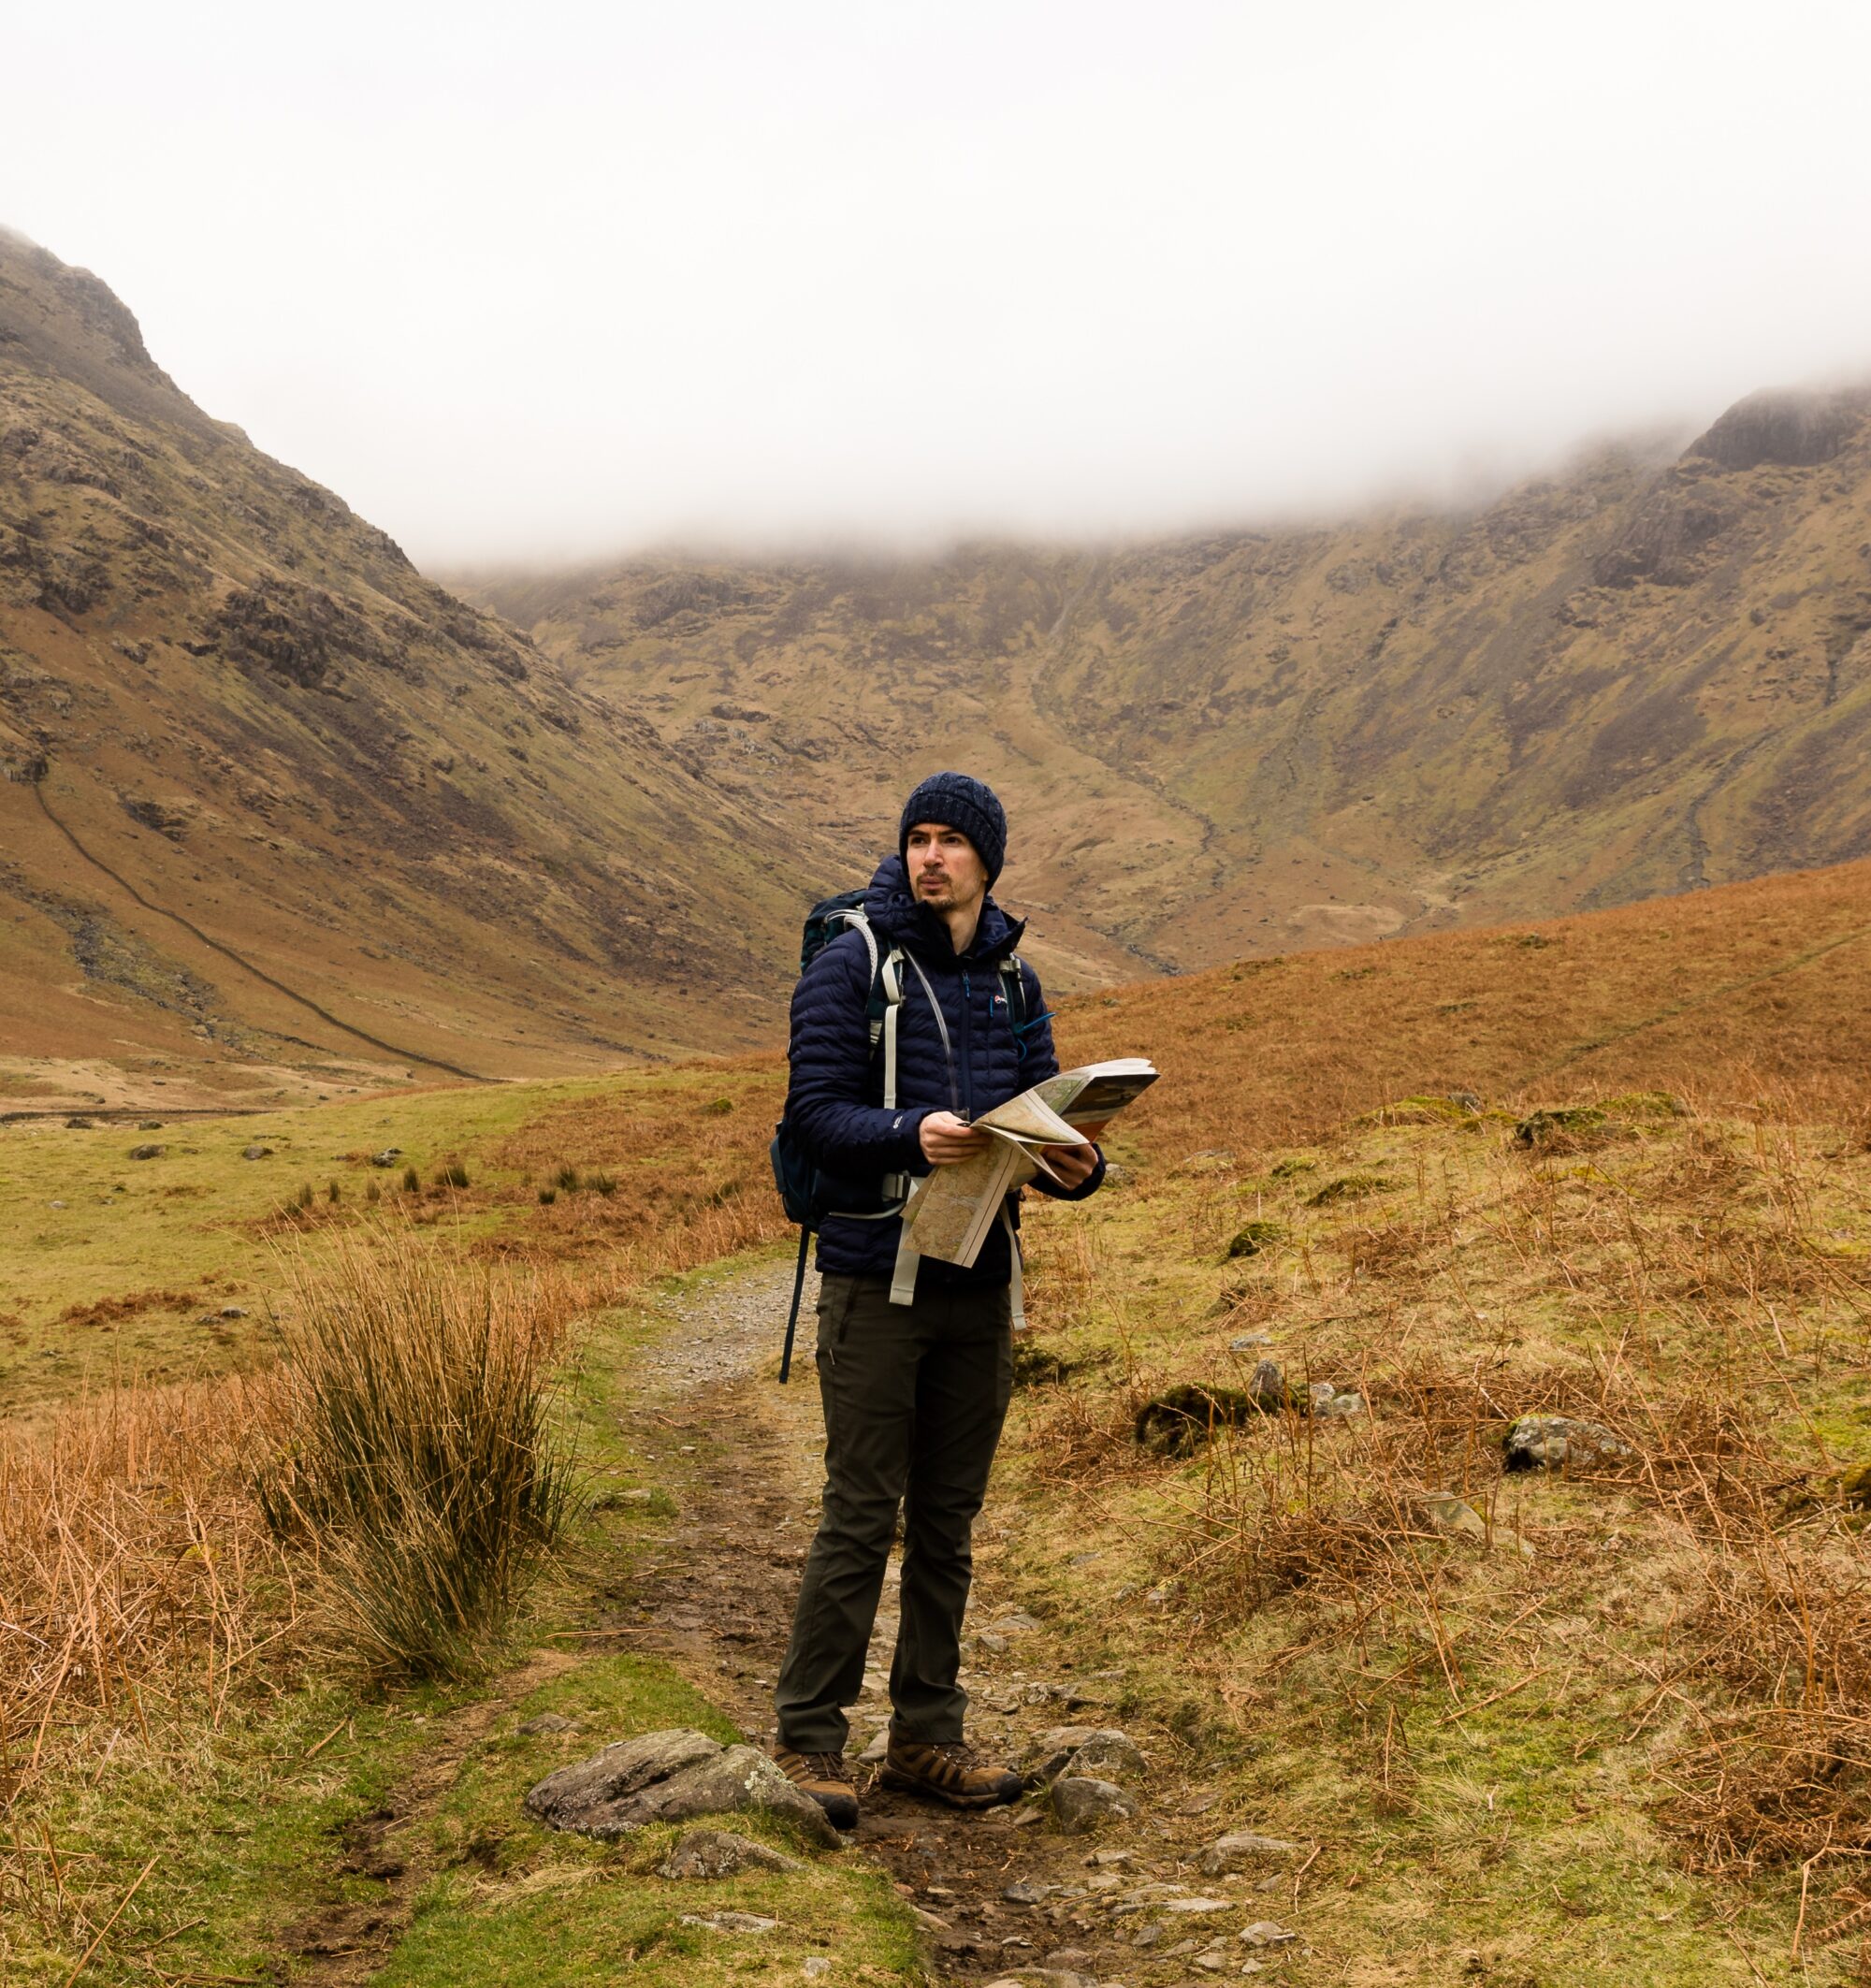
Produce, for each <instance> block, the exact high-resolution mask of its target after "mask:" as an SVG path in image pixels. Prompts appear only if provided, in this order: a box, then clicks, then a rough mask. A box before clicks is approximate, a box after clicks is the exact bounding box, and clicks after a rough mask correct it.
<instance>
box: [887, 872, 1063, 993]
mask: <svg viewBox="0 0 1871 1988" xmlns="http://www.w3.org/2000/svg"><path fill="white" fill-rule="evenodd" d="M864 916H865V917H866V918H867V919H869V920H870V921H871V929H872V930H873V931H874V932H876V933H877V935H878V936H880V937H882V938H884V939H886V940H887V941H888V942H889V943H891V944H892V945H897V946H906V947H910V948H912V949H913V950H915V952H916V954H917V956H918V957H919V958H920V959H921V961H922V962H923V964H924V965H931V966H935V965H944V964H946V965H950V966H953V965H959V964H960V963H961V961H964V960H971V961H982V960H999V959H1003V958H1005V957H1006V955H1007V954H1008V953H1009V952H1011V951H1012V950H1013V949H1014V948H1015V947H1016V946H1017V945H1019V944H1020V940H1021V935H1022V934H1023V933H1024V932H1025V930H1026V921H1025V920H1024V919H1023V918H1009V917H1008V915H1007V913H1006V912H1005V911H1003V910H1002V909H1001V907H999V906H998V905H997V904H995V903H994V897H993V894H992V893H990V894H989V896H988V898H987V900H986V901H985V902H984V903H983V904H982V906H981V921H980V923H979V925H978V926H977V927H976V928H975V942H974V944H973V945H972V946H970V947H969V948H968V950H966V951H965V952H964V953H961V954H959V955H958V954H957V953H956V951H955V946H954V941H953V940H952V939H950V936H949V928H948V926H947V925H945V924H944V923H943V922H942V921H941V920H940V919H939V918H937V917H936V915H935V912H933V911H932V910H931V909H930V908H929V907H928V906H927V905H920V904H918V903H917V902H916V900H915V899H914V898H913V897H911V896H910V894H909V875H908V872H907V871H906V870H905V868H904V866H903V858H902V857H901V856H886V857H885V858H884V860H883V861H882V862H881V863H878V864H877V875H876V876H875V877H873V878H871V881H870V888H869V890H867V891H866V892H864Z"/></svg>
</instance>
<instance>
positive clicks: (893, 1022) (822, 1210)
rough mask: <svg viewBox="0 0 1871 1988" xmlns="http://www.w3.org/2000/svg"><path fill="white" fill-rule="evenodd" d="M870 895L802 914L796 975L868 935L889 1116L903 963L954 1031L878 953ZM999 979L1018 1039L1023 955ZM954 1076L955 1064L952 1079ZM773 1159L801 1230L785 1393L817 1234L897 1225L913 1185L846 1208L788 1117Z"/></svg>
mask: <svg viewBox="0 0 1871 1988" xmlns="http://www.w3.org/2000/svg"><path fill="white" fill-rule="evenodd" d="M865 894H866V893H865V892H863V891H862V890H859V891H841V892H838V894H837V895H836V896H835V897H825V898H821V899H820V900H819V902H818V903H817V904H816V905H814V906H813V907H812V908H811V910H809V911H808V912H807V913H806V914H805V927H804V929H803V930H802V932H801V934H800V940H799V970H800V972H801V973H802V974H803V973H804V972H805V969H806V968H807V967H808V966H809V965H811V964H812V962H813V961H814V960H816V959H817V958H818V957H819V954H820V953H821V952H822V951H823V950H825V948H826V947H827V946H829V945H830V944H831V942H832V941H833V940H834V938H836V937H838V936H839V935H840V934H841V933H844V932H848V931H856V932H859V933H861V934H862V935H863V941H864V949H865V950H866V951H867V952H869V954H870V956H871V975H870V989H871V991H870V995H869V998H868V999H867V1000H866V1002H865V1004H864V1025H865V1027H866V1029H867V1030H868V1032H869V1035H870V1052H871V1055H872V1057H873V1058H875V1057H876V1056H877V1052H878V1051H879V1049H881V1051H882V1054H883V1104H884V1107H885V1109H886V1110H893V1109H894V1107H895V1104H896V1030H897V1012H898V1010H899V1009H901V1008H902V1006H903V1001H904V992H905V988H904V978H903V967H904V963H905V961H906V960H907V961H908V964H909V965H910V966H911V968H912V969H913V970H914V972H915V974H916V977H917V979H920V980H921V981H922V986H923V991H924V993H925V994H928V996H929V1001H930V1005H931V1007H932V1008H934V1009H935V1020H936V1023H937V1025H938V1027H940V1028H941V1031H942V1044H943V1048H944V1049H945V1050H946V1049H947V1048H948V1043H949V1030H948V1024H947V1023H946V1022H945V1021H944V1020H943V1017H942V1009H941V1005H940V1004H939V1003H938V1002H937V1001H936V1000H935V993H934V991H933V990H932V989H931V988H930V986H929V983H928V979H927V978H926V977H925V976H924V974H923V972H922V968H921V966H920V965H918V964H917V962H916V961H915V960H914V959H913V958H911V957H910V955H909V954H907V953H906V952H905V951H904V950H903V948H902V947H901V946H892V948H891V949H890V950H889V951H888V952H887V953H880V952H879V951H878V949H877V935H876V934H875V933H874V932H873V931H872V930H871V924H870V920H869V919H867V918H866V917H865V916H864V909H863V905H864V897H865ZM1000 974H1001V983H1002V987H1003V989H1004V991H1005V993H1006V995H1007V1001H1008V1018H1009V1020H1010V1021H1011V1022H1012V1023H1013V1027H1014V1033H1015V1037H1016V1038H1019V1036H1020V1033H1021V1030H1022V1028H1023V1024H1024V1021H1025V1016H1026V985H1025V982H1024V980H1023V978H1022V976H1021V970H1020V955H1019V954H1018V953H1015V952H1010V953H1008V955H1007V957H1006V958H1005V959H1003V960H1002V961H1001V963H1000ZM952 1070H953V1062H952V1058H951V1059H950V1072H951V1075H952ZM768 1154H769V1157H770V1158H771V1160H772V1162H773V1181H774V1185H775V1186H776V1188H777V1189H778V1190H779V1198H780V1204H781V1206H782V1207H783V1208H784V1209H785V1210H786V1219H787V1220H788V1221H789V1222H796V1223H797V1224H798V1225H799V1261H798V1263H797V1264H796V1265H795V1266H794V1269H793V1273H792V1305H791V1309H790V1311H789V1312H788V1313H787V1318H786V1345H785V1348H784V1350H783V1351H782V1352H781V1354H780V1358H779V1379H780V1385H781V1386H785V1385H786V1382H787V1380H788V1379H789V1377H790V1374H791V1371H792V1342H793V1336H794V1334H795V1333H796V1332H797V1330H798V1328H799V1301H800V1298H801V1295H802V1294H803V1293H804V1291H805V1258H806V1255H807V1252H808V1251H809V1250H810V1248H811V1243H812V1238H813V1235H814V1234H815V1233H816V1232H817V1230H818V1229H819V1226H821V1224H822V1223H823V1222H824V1220H825V1218H826V1216H827V1215H842V1216H844V1217H846V1218H847V1219H848V1220H850V1221H854V1222H890V1221H894V1220H895V1218H896V1217H897V1216H898V1215H900V1214H902V1212H903V1210H904V1206H905V1204H906V1202H907V1201H908V1199H909V1189H910V1185H911V1182H910V1177H909V1175H907V1174H902V1173H892V1174H885V1175H884V1176H883V1178H882V1179H881V1180H880V1181H879V1182H878V1183H877V1198H878V1199H880V1200H881V1201H882V1204H883V1205H882V1206H881V1207H876V1206H872V1205H866V1206H864V1207H863V1208H850V1207H846V1206H843V1205H841V1204H840V1202H839V1200H838V1197H837V1191H836V1189H835V1187H834V1184H833V1183H832V1181H831V1180H830V1179H828V1177H827V1176H826V1174H825V1173H824V1171H823V1170H822V1169H821V1168H819V1166H818V1165H817V1164H816V1163H815V1162H814V1161H813V1160H812V1158H811V1156H810V1155H809V1154H807V1153H806V1151H805V1147H804V1146H803V1145H801V1143H800V1141H799V1136H798V1134H797V1133H796V1132H795V1131H794V1130H793V1129H792V1127H791V1125H789V1123H788V1122H787V1120H786V1118H785V1117H784V1116H782V1117H781V1119H780V1121H779V1123H778V1125H776V1126H775V1127H774V1131H773V1144H772V1145H771V1147H770V1148H769V1149H768Z"/></svg>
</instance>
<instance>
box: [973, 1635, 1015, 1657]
mask: <svg viewBox="0 0 1871 1988" xmlns="http://www.w3.org/2000/svg"><path fill="white" fill-rule="evenodd" d="M975 1647H977V1648H978V1649H984V1650H986V1651H987V1652H988V1654H989V1655H990V1656H992V1657H1000V1656H1005V1655H1006V1653H1007V1647H1008V1646H1007V1638H1006V1637H1005V1636H1004V1635H1002V1634H1001V1633H1000V1632H999V1631H998V1630H993V1629H982V1630H977V1631H976V1632H975Z"/></svg>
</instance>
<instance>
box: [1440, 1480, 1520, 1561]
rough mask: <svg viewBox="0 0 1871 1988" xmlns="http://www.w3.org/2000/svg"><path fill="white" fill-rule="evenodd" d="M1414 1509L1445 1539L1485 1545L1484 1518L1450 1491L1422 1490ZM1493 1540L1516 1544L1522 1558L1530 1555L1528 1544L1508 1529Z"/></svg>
mask: <svg viewBox="0 0 1871 1988" xmlns="http://www.w3.org/2000/svg"><path fill="white" fill-rule="evenodd" d="M1416 1511H1417V1514H1418V1515H1419V1516H1420V1517H1421V1518H1422V1520H1423V1522H1424V1524H1425V1525H1427V1526H1428V1527H1429V1530H1430V1531H1432V1532H1440V1533H1442V1534H1443V1537H1444V1538H1446V1539H1465V1540H1469V1541H1472V1543H1473V1544H1474V1545H1477V1546H1485V1545H1487V1520H1486V1519H1485V1518H1483V1517H1482V1516H1481V1514H1480V1513H1479V1512H1477V1511H1476V1510H1475V1509H1474V1507H1473V1506H1472V1505H1471V1504H1465V1503H1464V1502H1462V1501H1461V1500H1460V1499H1459V1498H1458V1497H1457V1496H1456V1494H1455V1493H1454V1492H1453V1491H1430V1492H1428V1493H1426V1494H1425V1495H1424V1496H1423V1497H1421V1498H1419V1499H1417V1501H1416ZM1495 1544H1496V1545H1513V1546H1516V1547H1517V1548H1518V1549H1519V1552H1520V1553H1521V1555H1522V1557H1523V1558H1525V1559H1527V1560H1531V1559H1532V1558H1533V1549H1532V1547H1531V1546H1530V1545H1528V1544H1527V1542H1526V1541H1525V1540H1524V1539H1522V1540H1516V1539H1515V1538H1514V1536H1513V1535H1512V1534H1511V1533H1507V1532H1500V1533H1497V1534H1496V1535H1495Z"/></svg>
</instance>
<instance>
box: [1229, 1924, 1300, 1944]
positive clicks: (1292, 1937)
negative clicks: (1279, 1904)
mask: <svg viewBox="0 0 1871 1988" xmlns="http://www.w3.org/2000/svg"><path fill="white" fill-rule="evenodd" d="M1298 1937H1299V1936H1298V1934H1297V1933H1289V1932H1287V1930H1286V1928H1285V1927H1284V1926H1282V1925H1276V1924H1275V1923H1273V1921H1272V1920H1270V1919H1256V1920H1255V1922H1254V1923H1253V1924H1252V1925H1251V1926H1243V1927H1242V1928H1241V1929H1240V1942H1241V1944H1242V1946H1244V1947H1290V1946H1292V1945H1293V1944H1294V1943H1295V1942H1296V1941H1297V1940H1298Z"/></svg>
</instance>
